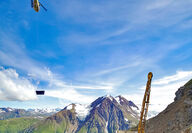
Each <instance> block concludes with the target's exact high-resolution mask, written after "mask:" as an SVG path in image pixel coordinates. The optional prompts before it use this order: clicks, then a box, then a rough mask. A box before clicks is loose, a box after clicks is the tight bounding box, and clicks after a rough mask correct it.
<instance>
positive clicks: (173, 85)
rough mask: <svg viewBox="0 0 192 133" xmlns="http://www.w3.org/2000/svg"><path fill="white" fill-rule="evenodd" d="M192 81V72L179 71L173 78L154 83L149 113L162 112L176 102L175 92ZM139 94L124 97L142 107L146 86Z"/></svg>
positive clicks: (169, 77) (166, 77)
mask: <svg viewBox="0 0 192 133" xmlns="http://www.w3.org/2000/svg"><path fill="white" fill-rule="evenodd" d="M190 79H192V71H178V72H176V74H174V75H171V76H165V77H163V78H160V79H157V80H155V81H154V82H152V86H151V97H150V106H149V111H157V112H161V111H162V110H164V109H165V108H166V107H167V105H169V104H170V103H171V102H173V101H174V97H175V92H176V91H177V90H178V89H179V87H181V86H183V85H184V84H185V83H186V82H187V81H189V80H190ZM139 90H140V91H139V92H138V93H137V94H131V95H124V96H125V97H126V98H127V99H129V100H133V101H134V102H135V103H136V104H138V105H140V106H141V103H142V100H143V96H144V91H145V86H142V87H140V89H139Z"/></svg>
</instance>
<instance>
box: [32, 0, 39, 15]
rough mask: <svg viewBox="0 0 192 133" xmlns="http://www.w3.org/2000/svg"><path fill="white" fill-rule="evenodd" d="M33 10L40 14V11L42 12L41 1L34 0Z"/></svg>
mask: <svg viewBox="0 0 192 133" xmlns="http://www.w3.org/2000/svg"><path fill="white" fill-rule="evenodd" d="M33 9H34V10H35V11H36V12H39V10H40V4H39V0H33Z"/></svg>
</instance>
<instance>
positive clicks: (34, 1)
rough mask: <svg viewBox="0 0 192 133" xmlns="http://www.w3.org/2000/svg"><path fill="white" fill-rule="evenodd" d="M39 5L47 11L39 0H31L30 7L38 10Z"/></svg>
mask: <svg viewBox="0 0 192 133" xmlns="http://www.w3.org/2000/svg"><path fill="white" fill-rule="evenodd" d="M40 6H41V7H43V9H44V10H45V11H47V9H46V8H45V7H44V6H43V5H42V4H41V3H40V2H39V0H31V7H32V8H33V9H34V10H35V11H36V12H39V10H40Z"/></svg>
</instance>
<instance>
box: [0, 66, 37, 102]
mask: <svg viewBox="0 0 192 133" xmlns="http://www.w3.org/2000/svg"><path fill="white" fill-rule="evenodd" d="M35 90H36V87H35V86H34V85H33V84H32V83H31V82H30V81H29V80H28V79H26V78H24V77H20V76H19V74H18V73H17V72H16V71H15V70H14V69H11V68H9V69H4V68H2V69H1V70H0V100H8V101H27V100H35V99H37V96H36V94H35Z"/></svg>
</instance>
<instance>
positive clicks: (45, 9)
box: [39, 2, 47, 11]
mask: <svg viewBox="0 0 192 133" xmlns="http://www.w3.org/2000/svg"><path fill="white" fill-rule="evenodd" d="M39 5H40V6H42V7H43V9H44V10H45V11H47V9H46V8H45V7H44V6H43V5H42V4H41V3H40V2H39Z"/></svg>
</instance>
